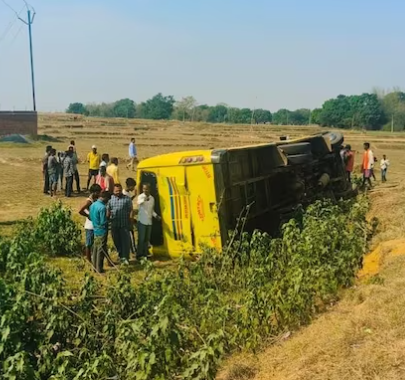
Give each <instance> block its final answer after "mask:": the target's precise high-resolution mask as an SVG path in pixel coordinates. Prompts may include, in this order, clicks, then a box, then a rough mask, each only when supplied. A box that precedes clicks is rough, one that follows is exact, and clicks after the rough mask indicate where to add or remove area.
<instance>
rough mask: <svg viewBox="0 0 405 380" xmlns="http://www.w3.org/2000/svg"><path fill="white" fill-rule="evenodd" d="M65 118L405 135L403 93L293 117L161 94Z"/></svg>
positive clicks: (340, 100)
mask: <svg viewBox="0 0 405 380" xmlns="http://www.w3.org/2000/svg"><path fill="white" fill-rule="evenodd" d="M66 112H67V113H72V114H82V115H86V116H94V117H122V118H131V119H132V118H140V119H152V120H168V119H174V120H181V121H200V122H208V123H230V124H263V123H272V124H276V125H309V124H318V125H321V126H324V127H336V128H344V129H349V128H359V129H369V130H380V129H385V130H391V129H393V130H395V131H403V130H405V93H404V92H402V91H399V90H394V91H391V92H388V93H384V92H381V91H380V92H378V91H376V92H374V93H364V94H361V95H350V96H347V95H339V96H337V97H336V98H333V99H329V100H327V101H325V102H324V104H323V105H322V107H321V108H315V109H313V110H310V109H306V108H302V109H298V110H295V111H291V110H288V109H280V110H278V111H277V112H274V113H271V112H270V111H269V110H265V109H250V108H236V107H230V106H228V105H227V104H224V103H220V104H217V105H215V106H209V105H206V104H198V103H197V101H196V100H195V99H194V97H192V96H187V97H185V98H182V99H181V100H178V101H176V100H175V99H174V97H173V96H171V95H169V96H164V95H162V94H161V93H159V94H157V95H155V96H153V97H152V98H151V99H148V100H146V101H145V102H141V103H138V104H136V103H135V102H134V101H133V100H131V99H128V98H126V99H121V100H118V101H116V102H112V103H88V104H83V103H79V102H75V103H71V104H70V105H69V107H68V108H67V110H66Z"/></svg>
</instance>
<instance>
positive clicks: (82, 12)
mask: <svg viewBox="0 0 405 380" xmlns="http://www.w3.org/2000/svg"><path fill="white" fill-rule="evenodd" d="M2 1H3V0H0V109H7V108H13V107H15V109H25V108H26V107H27V108H28V109H29V108H30V107H31V87H30V71H29V56H28V36H27V30H26V28H23V29H21V30H20V32H19V29H20V26H21V23H20V22H15V23H14V24H12V27H11V29H10V31H9V33H7V35H6V36H5V37H3V38H2V36H4V31H5V30H6V28H7V26H8V25H9V23H10V22H12V21H13V20H14V19H15V15H14V14H13V12H12V11H11V10H10V9H9V8H8V7H6V6H5V5H4V3H3V2H2ZM5 1H6V2H8V3H9V4H10V5H11V6H12V7H14V8H15V9H17V11H20V9H21V8H22V6H23V4H24V3H23V1H22V0H5ZM30 1H31V3H32V5H33V6H34V7H35V9H36V11H37V16H36V19H35V21H34V25H33V33H34V54H35V57H34V58H35V70H36V84H37V98H38V108H39V110H42V111H57V110H63V109H65V108H66V107H67V105H68V104H69V103H70V102H74V101H81V102H85V103H86V102H101V101H106V102H108V101H114V100H117V99H120V98H124V97H129V98H132V99H134V100H135V101H136V102H140V101H142V100H145V99H147V98H149V97H151V96H153V95H154V94H156V93H158V92H162V93H163V94H165V95H174V96H175V97H176V98H181V97H183V96H187V95H193V96H194V97H195V98H196V99H197V101H198V102H199V103H200V104H201V103H208V104H212V105H213V104H217V103H219V102H224V103H227V104H229V105H232V106H237V107H243V106H247V107H255V106H256V107H263V108H267V109H270V110H272V111H275V110H277V109H279V108H284V107H285V108H290V109H296V108H302V107H306V108H315V107H318V106H320V105H322V103H323V101H325V100H326V99H328V98H331V97H334V96H337V95H338V94H340V93H344V94H354V93H361V92H367V91H372V90H373V88H374V87H380V88H385V89H387V88H392V87H394V86H398V87H405V49H404V41H405V23H404V15H405V1H401V0H385V1H383V0H378V1H377V0H350V1H349V0H244V1H242V0H115V1H111V0H97V1H96V0H30ZM22 15H24V16H25V14H24V13H22ZM18 32H19V33H18Z"/></svg>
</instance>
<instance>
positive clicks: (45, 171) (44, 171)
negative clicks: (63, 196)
mask: <svg viewBox="0 0 405 380" xmlns="http://www.w3.org/2000/svg"><path fill="white" fill-rule="evenodd" d="M51 150H52V146H51V145H48V146H47V147H46V150H45V155H44V157H43V159H42V175H43V177H44V194H49V173H48V158H49V155H50V153H51Z"/></svg>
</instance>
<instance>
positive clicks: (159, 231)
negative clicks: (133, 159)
mask: <svg viewBox="0 0 405 380" xmlns="http://www.w3.org/2000/svg"><path fill="white" fill-rule="evenodd" d="M140 178H141V183H140V191H139V194H140V193H141V192H142V185H143V184H145V183H149V184H150V193H151V195H152V197H153V198H155V212H156V214H158V215H162V213H161V208H160V199H159V189H158V182H157V178H156V174H155V173H153V172H148V171H142V173H141V177H140ZM152 223H153V224H152V234H151V238H150V244H152V245H153V246H154V247H157V246H161V245H163V228H162V222H161V221H158V220H156V219H155V218H153V222H152Z"/></svg>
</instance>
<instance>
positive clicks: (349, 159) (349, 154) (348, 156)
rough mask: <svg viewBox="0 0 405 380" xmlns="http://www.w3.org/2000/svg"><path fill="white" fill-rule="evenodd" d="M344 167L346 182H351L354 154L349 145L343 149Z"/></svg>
mask: <svg viewBox="0 0 405 380" xmlns="http://www.w3.org/2000/svg"><path fill="white" fill-rule="evenodd" d="M345 151H346V153H345V165H346V173H347V180H348V181H349V182H352V172H353V169H354V152H353V151H352V147H351V145H346V148H345Z"/></svg>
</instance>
